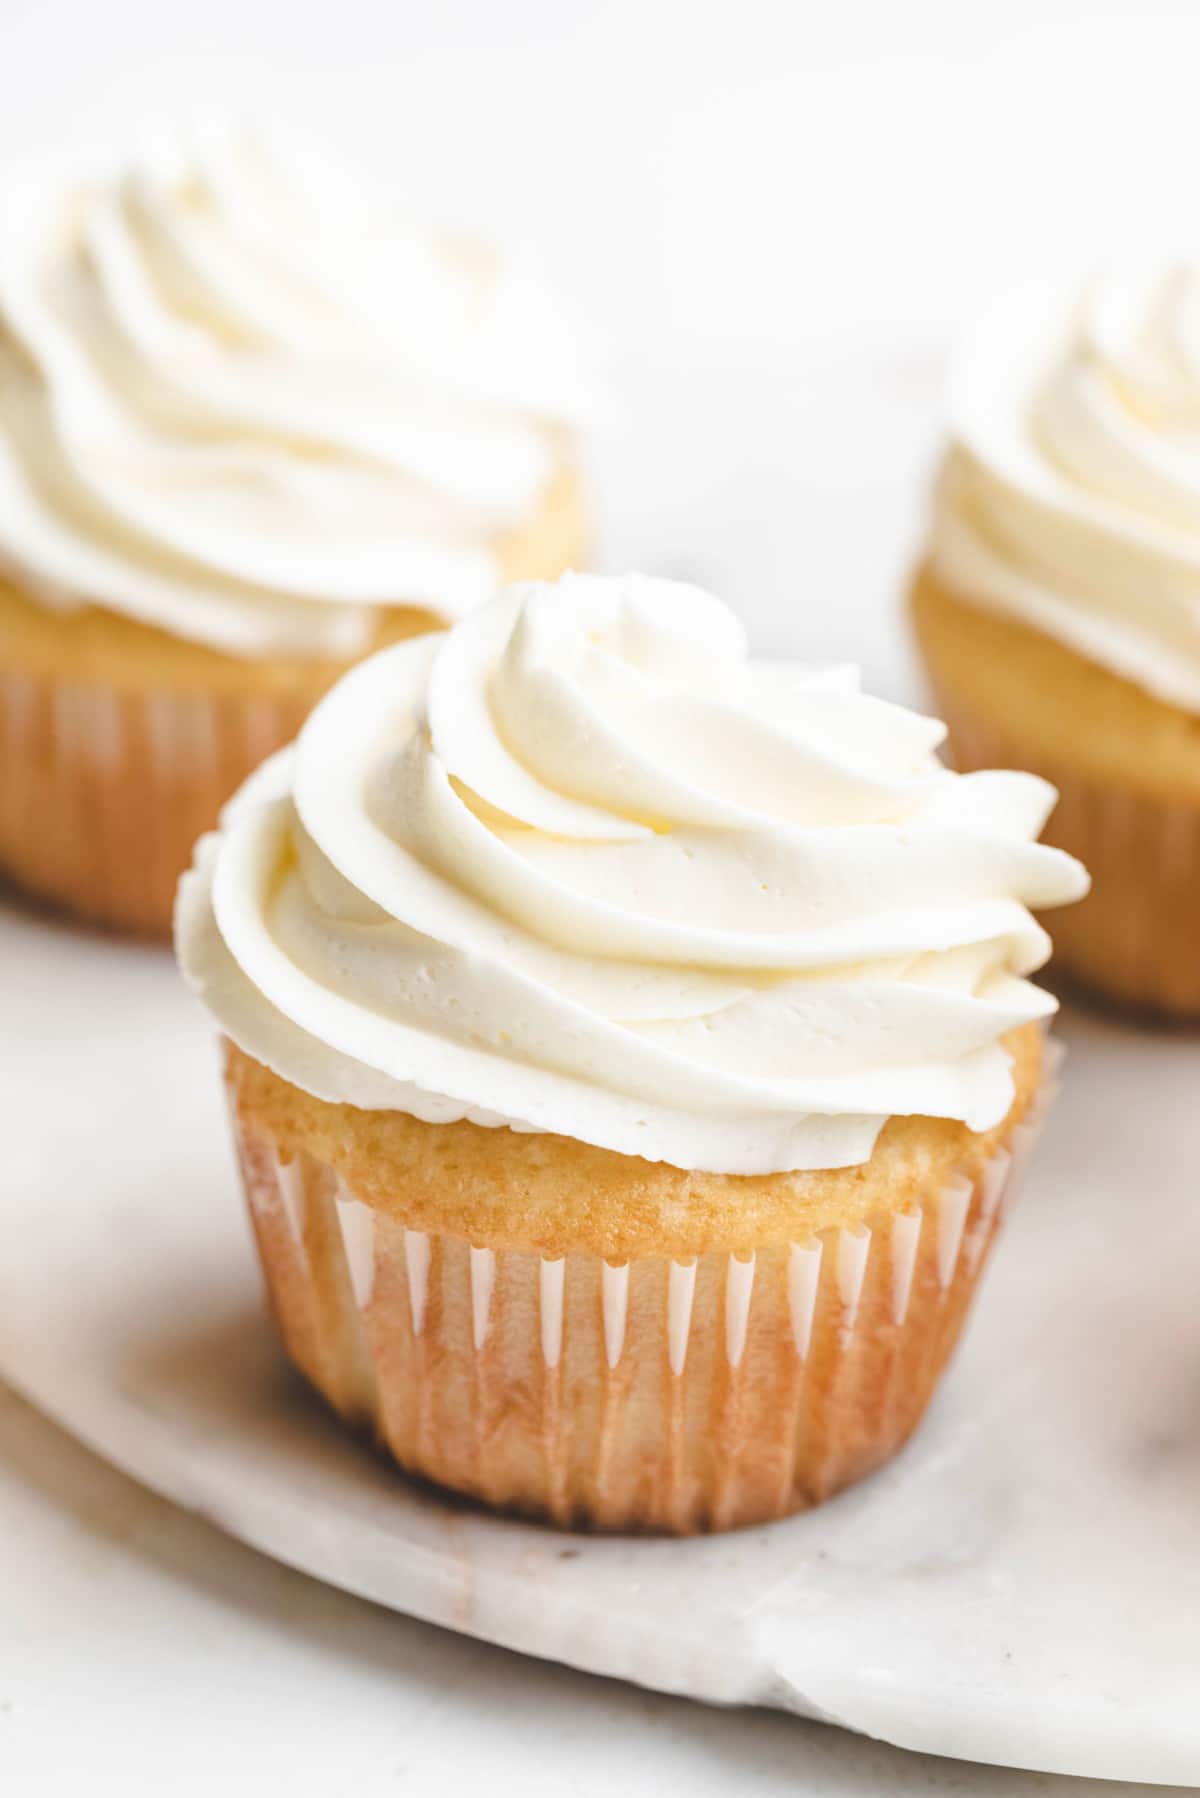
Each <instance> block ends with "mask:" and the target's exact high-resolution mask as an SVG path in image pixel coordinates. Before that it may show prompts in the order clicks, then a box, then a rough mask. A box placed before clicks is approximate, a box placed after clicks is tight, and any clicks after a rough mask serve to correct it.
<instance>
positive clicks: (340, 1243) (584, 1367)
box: [229, 1052, 1045, 1534]
mask: <svg viewBox="0 0 1200 1798" xmlns="http://www.w3.org/2000/svg"><path fill="white" fill-rule="evenodd" d="M244 1060H245V1058H241V1057H239V1056H238V1055H237V1052H234V1053H233V1055H232V1056H231V1063H230V1066H231V1077H230V1087H229V1091H230V1102H231V1111H232V1117H233V1124H234V1133H235V1137H236V1140H237V1145H238V1153H239V1158H240V1163H241V1168H242V1174H243V1179H244V1185H245V1191H246V1196H247V1199H248V1202H249V1209H250V1216H251V1220H252V1223H253V1227H254V1233H255V1238H256V1241H257V1244H258V1250H259V1255H260V1258H261V1262H262V1267H263V1272H264V1275H265V1279H266V1286H267V1292H268V1295H269V1299H270V1303H271V1306H272V1309H273V1311H274V1314H275V1317H276V1319H277V1322H278V1325H279V1328H280V1331H281V1334H282V1337H283V1340H284V1344H285V1346H286V1348H287V1351H288V1354H289V1355H290V1357H291V1359H292V1360H293V1361H294V1362H295V1363H296V1365H297V1366H298V1367H299V1368H300V1369H301V1370H302V1371H303V1372H304V1373H305V1375H306V1376H307V1377H308V1379H309V1380H310V1381H311V1382H312V1384H313V1385H314V1386H315V1387H316V1388H317V1390H318V1391H319V1392H321V1393H322V1394H323V1395H324V1396H325V1398H326V1399H328V1400H329V1402H330V1403H331V1404H332V1405H333V1406H334V1408H335V1409H336V1410H337V1411H338V1412H339V1413H340V1414H341V1415H342V1416H343V1417H344V1418H345V1419H346V1420H347V1421H349V1422H351V1423H352V1424H354V1425H356V1426H358V1427H360V1428H362V1429H363V1430H365V1431H367V1432H369V1433H370V1434H372V1435H373V1436H374V1437H375V1438H376V1440H377V1441H378V1442H379V1443H380V1444H381V1445H382V1446H383V1447H384V1448H385V1449H386V1450H387V1451H388V1452H389V1453H390V1454H391V1455H392V1456H393V1457H394V1459H395V1460H396V1461H397V1462H399V1464H400V1465H401V1467H403V1468H405V1469H407V1470H408V1471H409V1472H412V1473H416V1474H419V1475H422V1476H423V1477H425V1478H427V1479H430V1480H433V1481H435V1482H437V1483H438V1484H441V1485H443V1486H448V1487H451V1488H453V1489H454V1490H456V1491H458V1492H462V1493H465V1494H468V1495H470V1496H472V1497H474V1498H477V1499H480V1500H482V1501H483V1502H485V1503H487V1504H489V1505H492V1506H495V1507H500V1508H504V1509H511V1510H514V1511H518V1512H523V1513H525V1514H528V1515H533V1516H537V1517H541V1518H545V1519H547V1520H549V1521H551V1522H554V1523H556V1524H561V1525H577V1526H579V1525H582V1526H587V1527H591V1528H595V1529H601V1530H624V1531H632V1530H648V1531H664V1532H670V1533H676V1534H683V1533H688V1532H692V1531H698V1530H706V1529H725V1528H730V1527H733V1526H736V1525H745V1524H752V1523H761V1522H764V1521H767V1520H769V1519H772V1518H778V1517H783V1516H786V1515H788V1514H789V1513H790V1512H793V1511H796V1510H799V1509H802V1508H804V1507H806V1506H809V1505H813V1504H816V1503H818V1502H820V1501H821V1500H822V1499H824V1498H827V1497H829V1496H830V1495H831V1494H832V1493H834V1492H836V1491H838V1490H839V1489H840V1488H841V1487H843V1486H846V1485H848V1484H850V1483H851V1482H853V1481H855V1480H857V1479H860V1478H861V1477H862V1476H863V1475H864V1474H867V1473H869V1472H870V1471H871V1470H872V1469H874V1468H875V1467H877V1466H879V1465H880V1464H881V1463H882V1462H884V1461H886V1460H887V1459H888V1458H889V1457H890V1456H891V1455H892V1454H894V1453H895V1451H896V1450H897V1449H898V1448H899V1447H900V1446H901V1445H902V1444H903V1443H904V1442H905V1440H906V1439H907V1438H908V1436H909V1435H910V1434H911V1432H912V1431H913V1429H914V1428H915V1427H916V1425H917V1423H918V1422H919V1421H920V1418H921V1416H922V1414H923V1412H924V1410H925V1408H926V1405H927V1403H928V1401H929V1398H930V1395H931V1393H932V1391H933V1388H934V1386H935V1385H936V1383H937V1380H938V1377H939V1375H940V1374H941V1371H942V1369H943V1367H944V1365H945V1363H946V1360H947V1358H948V1357H949V1355H950V1353H951V1351H952V1349H953V1347H954V1345H955V1343H956V1341H957V1339H958V1336H959V1332H960V1330H961V1327H962V1324H963V1320H964V1317H965V1315H966V1312H967V1309H968V1306H969V1304H970V1301H971V1298H972V1296H973V1293H974V1291H975V1287H976V1285H977V1282H978V1280H979V1276H980V1274H981V1272H982V1268H983V1265H984V1263H985V1261H986V1258H987V1253H988V1250H989V1248H990V1246H991V1243H992V1240H993V1238H994V1235H995V1232H996V1230H997V1227H998V1225H999V1222H1000V1219H1001V1217H1002V1215H1003V1211H1004V1207H1005V1203H1006V1196H1007V1195H1008V1194H1009V1193H1010V1191H1011V1188H1012V1184H1013V1180H1014V1176H1015V1175H1016V1174H1017V1172H1018V1171H1019V1168H1020V1166H1021V1165H1022V1163H1023V1161H1024V1159H1025V1156H1026V1155H1027V1153H1028V1151H1029V1149H1030V1147H1031V1146H1032V1141H1033V1138H1034V1135H1035V1133H1036V1126H1037V1122H1038V1118H1039V1115H1040V1108H1041V1104H1042V1102H1043V1101H1042V1100H1041V1099H1039V1100H1038V1101H1036V1102H1034V1101H1032V1100H1031V1098H1030V1096H1029V1095H1026V1100H1025V1102H1024V1103H1021V1102H1019V1103H1018V1104H1017V1105H1015V1106H1014V1110H1013V1113H1012V1114H1010V1117H1009V1119H1008V1120H1006V1124H1005V1125H1004V1126H1002V1127H1001V1129H1000V1130H999V1131H998V1132H997V1133H995V1135H994V1139H993V1140H992V1141H991V1142H990V1144H989V1147H988V1151H987V1153H986V1155H985V1156H983V1157H982V1158H980V1157H978V1156H975V1157H973V1158H972V1161H971V1165H970V1171H963V1172H951V1173H946V1171H945V1170H939V1173H938V1176H937V1178H936V1179H935V1181H934V1182H933V1184H931V1186H930V1187H929V1189H928V1190H927V1191H925V1192H924V1193H923V1194H922V1195H921V1197H920V1199H919V1202H917V1203H911V1202H910V1201H909V1200H908V1199H906V1200H905V1202H904V1206H903V1208H901V1209H897V1208H896V1207H895V1206H894V1205H891V1204H889V1203H887V1202H885V1201H883V1200H881V1201H880V1202H879V1203H878V1204H877V1205H876V1206H875V1207H874V1208H873V1209H868V1210H867V1211H866V1212H865V1214H863V1215H860V1216H858V1217H857V1218H856V1219H855V1221H854V1222H853V1223H852V1224H836V1225H831V1226H830V1227H827V1228H822V1229H815V1230H811V1231H808V1230H806V1231H804V1232H803V1233H802V1234H798V1235H797V1237H796V1239H795V1240H792V1241H772V1242H769V1243H766V1244H764V1245H763V1246H761V1247H760V1248H758V1249H757V1250H756V1251H754V1252H752V1253H749V1254H745V1253H743V1254H738V1253H730V1252H726V1251H722V1250H717V1249H712V1250H709V1251H707V1252H704V1253H700V1254H697V1255H694V1256H688V1257H686V1258H682V1257H681V1258H675V1257H674V1256H671V1255H663V1254H637V1255H631V1256H629V1257H628V1258H626V1259H624V1260H622V1261H619V1262H614V1261H613V1260H611V1259H609V1258H607V1257H605V1256H604V1255H600V1254H595V1253H591V1252H583V1251H575V1250H567V1251H566V1252H564V1253H562V1254H555V1255H545V1254H540V1253H538V1252H536V1251H531V1250H527V1249H521V1248H511V1247H506V1246H502V1245H493V1244H490V1243H488V1242H486V1241H470V1240H467V1239H464V1238H462V1237H458V1236H453V1235H450V1234H445V1233H441V1232H438V1231H437V1230H433V1229H430V1228H428V1227H424V1228H422V1227H412V1226H411V1225H410V1224H408V1223H406V1222H405V1221H404V1220H403V1201H402V1198H401V1199H400V1200H399V1201H398V1204H397V1206H394V1207H391V1208H389V1209H388V1210H386V1211H385V1210H384V1209H382V1208H381V1207H379V1206H378V1205H375V1204H371V1203H364V1201H363V1198H362V1197H360V1196H358V1195H357V1194H356V1193H355V1192H354V1191H353V1190H352V1189H351V1187H350V1186H349V1185H348V1184H347V1181H346V1178H345V1176H344V1174H343V1173H342V1172H340V1171H339V1170H338V1168H336V1167H335V1166H334V1165H332V1164H331V1162H330V1161H329V1160H327V1159H324V1158H323V1157H322V1156H320V1155H317V1154H313V1153H311V1152H310V1151H309V1150H308V1149H306V1148H301V1147H298V1146H297V1145H296V1144H295V1143H294V1142H291V1141H284V1140H282V1139H281V1137H280V1135H279V1134H277V1133H275V1132H274V1131H273V1130H272V1128H271V1127H270V1124H269V1122H268V1121H267V1120H266V1119H265V1118H264V1116H263V1115H262V1113H261V1111H260V1110H258V1109H256V1107H255V1105H254V1102H253V1093H252V1091H249V1090H248V1089H247V1087H246V1085H245V1084H243V1082H242V1081H241V1080H240V1079H239V1077H238V1076H239V1062H244ZM259 1072H260V1074H261V1073H262V1070H259ZM267 1078H268V1079H271V1080H273V1079H274V1078H275V1077H274V1076H267ZM280 1084H282V1083H280ZM1044 1093H1045V1088H1044V1087H1043V1097H1044ZM972 1140H976V1139H972ZM935 1165H936V1164H935ZM421 1221H422V1222H423V1223H424V1222H427V1220H426V1219H422V1220H421Z"/></svg>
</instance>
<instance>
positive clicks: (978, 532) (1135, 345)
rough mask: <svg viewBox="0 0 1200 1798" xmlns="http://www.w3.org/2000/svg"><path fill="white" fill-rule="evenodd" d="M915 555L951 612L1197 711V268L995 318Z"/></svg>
mask: <svg viewBox="0 0 1200 1798" xmlns="http://www.w3.org/2000/svg"><path fill="white" fill-rule="evenodd" d="M930 554H931V560H932V563H933V566H934V570H935V572H937V573H939V574H940V575H941V577H942V578H943V579H944V580H945V582H946V584H947V585H949V586H951V587H952V588H953V589H954V591H955V592H956V593H958V594H959V595H960V596H961V597H963V598H964V599H969V600H971V601H973V602H975V603H977V604H979V605H982V606H988V607H990V608H993V609H995V610H998V611H1002V612H1007V613H1009V614H1011V615H1012V616H1014V617H1016V618H1019V619H1021V620H1022V621H1024V622H1025V623H1028V624H1031V625H1033V626H1034V627H1035V628H1036V629H1039V630H1041V631H1043V632H1045V633H1046V634H1047V635H1048V636H1051V637H1054V638H1056V639H1058V641H1060V642H1061V643H1063V644H1065V645H1066V646H1067V647H1068V648H1071V649H1074V650H1075V651H1076V652H1077V653H1078V654H1080V655H1083V656H1085V657H1087V658H1088V659H1089V660H1091V661H1094V662H1098V663H1099V664H1101V666H1103V667H1106V668H1108V669H1110V670H1111V671H1112V672H1113V673H1115V674H1118V675H1120V676H1122V677H1123V678H1124V679H1126V680H1130V681H1133V682H1134V683H1136V684H1137V685H1139V686H1141V687H1143V688H1144V689H1145V690H1146V691H1147V692H1149V693H1151V694H1153V695H1154V696H1155V697H1157V698H1159V699H1162V700H1164V701H1166V703H1167V704H1169V705H1175V706H1178V707H1181V708H1182V709H1183V710H1186V711H1200V262H1183V261H1176V262H1169V263H1166V264H1165V265H1161V266H1157V267H1149V268H1135V269H1129V270H1125V271H1121V272H1115V273H1111V274H1108V275H1102V276H1097V277H1096V278H1095V279H1094V280H1093V281H1092V282H1090V283H1089V284H1086V285H1084V286H1083V287H1082V289H1077V290H1072V289H1068V288H1064V287H1062V286H1061V285H1055V284H1052V283H1041V284H1038V283H1031V284H1029V285H1027V286H1026V287H1024V288H1021V289H1019V290H1017V291H1015V292H1013V293H1011V294H1009V295H1007V296H1005V297H1004V298H1003V299H1002V300H1001V301H1000V302H998V303H997V305H996V306H995V307H994V308H993V309H992V311H991V312H990V313H989V314H988V315H987V316H986V317H985V318H984V319H983V320H982V321H981V323H980V325H979V326H978V328H977V329H976V331H975V332H974V333H973V334H972V336H970V337H969V338H968V341H967V343H966V345H965V347H964V351H963V355H962V358H961V364H960V368H959V371H958V376H957V380H956V383H955V398H954V410H953V420H952V438H951V448H950V452H949V455H948V456H947V459H946V462H945V466H944V468H943V472H942V478H941V482H940V486H939V492H938V497H937V503H936V508H935V517H934V526H933V534H932V544H931V552H930Z"/></svg>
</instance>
